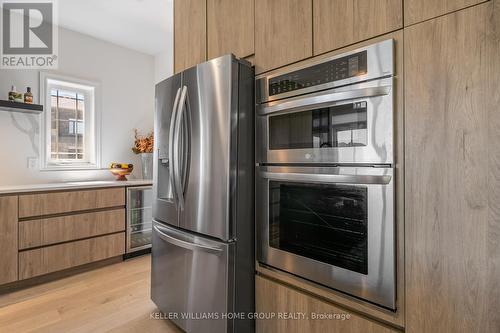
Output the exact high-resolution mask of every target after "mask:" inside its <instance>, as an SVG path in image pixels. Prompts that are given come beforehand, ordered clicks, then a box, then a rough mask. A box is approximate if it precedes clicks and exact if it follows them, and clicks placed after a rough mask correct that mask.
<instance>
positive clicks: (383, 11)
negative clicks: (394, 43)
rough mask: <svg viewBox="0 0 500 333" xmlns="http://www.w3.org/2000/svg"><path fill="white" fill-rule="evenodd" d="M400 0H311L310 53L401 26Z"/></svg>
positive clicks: (401, 8)
mask: <svg viewBox="0 0 500 333" xmlns="http://www.w3.org/2000/svg"><path fill="white" fill-rule="evenodd" d="M402 1H403V0H313V16H314V18H313V22H314V54H315V55H317V54H321V53H324V52H328V51H331V50H334V49H338V48H340V47H343V46H346V45H349V44H354V43H356V42H359V41H362V40H365V39H369V38H371V37H375V36H378V35H382V34H385V33H387V32H390V31H394V30H397V29H400V28H402V26H403V3H402Z"/></svg>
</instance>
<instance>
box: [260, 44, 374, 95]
mask: <svg viewBox="0 0 500 333" xmlns="http://www.w3.org/2000/svg"><path fill="white" fill-rule="evenodd" d="M367 72H368V65H367V51H362V52H359V53H355V54H351V55H348V56H345V57H342V58H338V59H333V60H331V61H327V62H324V63H321V64H317V65H314V66H311V67H307V68H303V69H300V70H297V71H294V72H290V73H287V74H283V75H280V76H276V77H273V78H271V79H270V80H269V96H273V95H278V94H282V93H285V92H289V91H294V90H299V89H303V88H308V87H313V86H317V85H320V84H324V83H328V82H334V81H339V80H344V79H348V78H351V77H354V76H359V75H364V74H366V73H367Z"/></svg>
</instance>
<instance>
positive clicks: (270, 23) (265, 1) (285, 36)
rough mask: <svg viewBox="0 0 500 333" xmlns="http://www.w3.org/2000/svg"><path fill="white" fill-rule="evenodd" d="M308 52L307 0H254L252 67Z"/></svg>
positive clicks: (288, 60)
mask: <svg viewBox="0 0 500 333" xmlns="http://www.w3.org/2000/svg"><path fill="white" fill-rule="evenodd" d="M311 56H312V1H311V0H255V71H256V73H262V72H265V71H268V70H271V69H274V68H277V67H281V66H284V65H287V64H290V63H293V62H296V61H300V60H302V59H305V58H308V57H311Z"/></svg>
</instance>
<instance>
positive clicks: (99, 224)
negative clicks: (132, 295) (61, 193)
mask: <svg viewBox="0 0 500 333" xmlns="http://www.w3.org/2000/svg"><path fill="white" fill-rule="evenodd" d="M119 231H125V209H124V208H120V209H114V210H108V211H102V212H93V213H85V214H77V215H68V216H59V217H51V218H45V219H40V220H30V221H20V222H19V249H20V250H23V249H27V248H32V247H38V246H46V245H50V244H56V243H62V242H67V241H72V240H77V239H82V238H89V237H94V236H99V235H105V234H111V233H115V232H119Z"/></svg>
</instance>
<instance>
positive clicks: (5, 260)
mask: <svg viewBox="0 0 500 333" xmlns="http://www.w3.org/2000/svg"><path fill="white" fill-rule="evenodd" d="M17 210H18V209H17V196H5V197H0V284H4V283H9V282H13V281H16V280H17V248H18V245H17V242H18V235H17Z"/></svg>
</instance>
